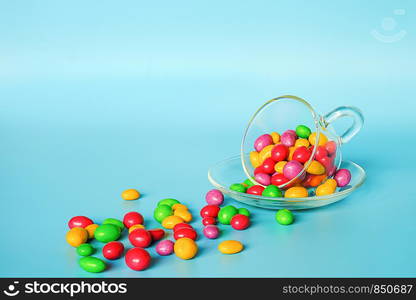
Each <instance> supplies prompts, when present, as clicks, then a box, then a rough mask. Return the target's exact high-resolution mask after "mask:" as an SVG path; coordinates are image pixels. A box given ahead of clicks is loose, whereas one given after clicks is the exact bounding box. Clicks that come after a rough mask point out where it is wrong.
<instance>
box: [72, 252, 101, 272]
mask: <svg viewBox="0 0 416 300" xmlns="http://www.w3.org/2000/svg"><path fill="white" fill-rule="evenodd" d="M78 263H79V265H80V267H81V268H83V269H84V270H85V271H87V272H91V273H100V272H102V271H104V270H105V267H106V265H105V262H104V261H102V260H101V259H99V258H97V257H93V256H87V257H82V258H80V260H79V261H78Z"/></svg>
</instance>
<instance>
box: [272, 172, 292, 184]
mask: <svg viewBox="0 0 416 300" xmlns="http://www.w3.org/2000/svg"><path fill="white" fill-rule="evenodd" d="M287 182H289V179H287V178H286V177H285V176H284V175H283V174H282V173H276V174H273V176H272V179H271V184H273V185H275V186H281V185H282V184H285V183H287Z"/></svg>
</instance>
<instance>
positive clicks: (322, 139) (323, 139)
mask: <svg viewBox="0 0 416 300" xmlns="http://www.w3.org/2000/svg"><path fill="white" fill-rule="evenodd" d="M315 142H316V132H312V133H311V135H310V136H309V143H311V145H314V146H315ZM326 142H328V138H327V137H326V135H325V134H323V133H320V134H319V146H323V145H325V144H326Z"/></svg>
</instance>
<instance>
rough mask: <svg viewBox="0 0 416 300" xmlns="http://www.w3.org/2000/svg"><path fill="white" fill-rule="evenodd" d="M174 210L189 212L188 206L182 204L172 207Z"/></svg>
mask: <svg viewBox="0 0 416 300" xmlns="http://www.w3.org/2000/svg"><path fill="white" fill-rule="evenodd" d="M172 209H173V210H174V211H175V210H177V209H183V210H188V208H187V207H186V205H183V204H180V203H176V204H174V205H173V206H172Z"/></svg>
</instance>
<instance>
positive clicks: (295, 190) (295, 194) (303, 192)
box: [285, 186, 308, 198]
mask: <svg viewBox="0 0 416 300" xmlns="http://www.w3.org/2000/svg"><path fill="white" fill-rule="evenodd" d="M305 197H308V190H307V189H306V188H304V187H303V186H294V187H291V188H289V189H288V190H287V191H286V192H285V198H305Z"/></svg>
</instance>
